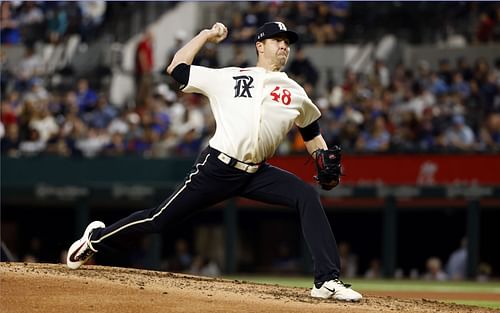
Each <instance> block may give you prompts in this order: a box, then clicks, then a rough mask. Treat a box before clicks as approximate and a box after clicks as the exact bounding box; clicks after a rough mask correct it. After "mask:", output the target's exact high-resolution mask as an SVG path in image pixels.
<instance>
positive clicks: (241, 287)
mask: <svg viewBox="0 0 500 313" xmlns="http://www.w3.org/2000/svg"><path fill="white" fill-rule="evenodd" d="M0 277H1V281H0V293H1V294H0V312H4V313H21V312H22V313H26V312H30V313H32V312H42V313H45V312H66V311H68V310H69V311H71V312H79V313H82V312H91V313H96V312H102V313H108V312H109V313H111V312H112V313H122V312H123V313H128V312H134V313H136V312H148V313H155V312H196V313H198V312H287V313H289V312H374V313H375V312H377V313H381V312H391V313H394V312H397V311H401V312H467V313H476V312H493V311H494V310H489V309H484V308H479V307H471V306H464V305H455V304H446V303H441V302H437V301H429V300H424V299H422V300H412V299H407V300H404V299H397V298H393V297H379V296H373V295H364V296H365V297H364V298H363V300H362V301H361V302H359V303H342V302H337V301H333V300H330V301H324V300H323V301H321V300H316V299H312V298H311V297H309V296H308V294H309V290H308V289H305V288H290V287H282V286H278V285H264V284H255V283H249V282H244V281H237V280H224V279H219V278H202V277H195V276H189V275H180V274H172V273H165V272H155V271H144V270H136V269H125V268H115V267H103V266H84V267H82V269H79V270H69V269H67V268H66V267H65V266H64V265H61V264H59V265H55V264H29V263H0Z"/></svg>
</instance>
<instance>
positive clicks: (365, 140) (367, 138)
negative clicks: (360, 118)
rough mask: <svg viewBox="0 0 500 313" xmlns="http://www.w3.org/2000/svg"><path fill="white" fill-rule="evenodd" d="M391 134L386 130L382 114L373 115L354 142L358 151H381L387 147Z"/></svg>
mask: <svg viewBox="0 0 500 313" xmlns="http://www.w3.org/2000/svg"><path fill="white" fill-rule="evenodd" d="M390 140H391V135H390V134H389V132H388V131H387V124H386V118H385V117H384V116H382V115H379V116H377V117H375V118H374V119H373V120H372V121H371V122H370V125H369V126H368V129H367V130H365V131H363V132H362V133H361V135H360V137H359V138H358V140H357V142H356V149H357V150H358V151H371V152H383V151H387V150H388V149H389V142H390Z"/></svg>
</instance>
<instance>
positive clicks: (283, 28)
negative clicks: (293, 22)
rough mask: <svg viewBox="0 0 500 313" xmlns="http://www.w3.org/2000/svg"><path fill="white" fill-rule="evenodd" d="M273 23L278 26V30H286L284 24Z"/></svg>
mask: <svg viewBox="0 0 500 313" xmlns="http://www.w3.org/2000/svg"><path fill="white" fill-rule="evenodd" d="M275 23H276V24H278V27H279V28H280V30H286V26H285V24H283V23H281V22H275Z"/></svg>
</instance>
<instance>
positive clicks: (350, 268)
mask: <svg viewBox="0 0 500 313" xmlns="http://www.w3.org/2000/svg"><path fill="white" fill-rule="evenodd" d="M339 256H340V263H341V264H342V269H341V271H342V273H341V276H342V277H346V278H353V277H356V275H357V272H358V256H357V255H355V254H353V253H352V252H351V245H350V244H349V243H347V242H345V241H344V242H340V243H339Z"/></svg>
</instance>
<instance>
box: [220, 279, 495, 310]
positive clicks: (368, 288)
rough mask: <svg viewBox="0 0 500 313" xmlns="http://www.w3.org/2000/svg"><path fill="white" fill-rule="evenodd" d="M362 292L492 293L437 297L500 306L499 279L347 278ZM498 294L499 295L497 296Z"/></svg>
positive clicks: (296, 283) (292, 283)
mask: <svg viewBox="0 0 500 313" xmlns="http://www.w3.org/2000/svg"><path fill="white" fill-rule="evenodd" d="M226 278H228V279H237V280H242V281H249V282H256V283H262V284H277V285H282V286H289V287H306V288H310V287H312V278H311V277H292V276H290V277H288V276H229V277H226ZM345 282H346V283H349V284H352V285H353V287H354V288H355V289H356V290H357V291H359V292H361V293H367V292H368V293H369V292H391V291H394V292H421V291H425V292H436V293H439V292H446V293H457V295H458V294H459V293H470V294H475V293H477V294H478V295H479V294H485V293H488V294H494V298H495V299H494V300H481V299H477V300H474V299H473V300H471V299H466V300H465V299H459V298H450V299H447V300H439V301H443V302H453V303H458V304H466V305H477V306H482V307H489V308H497V309H500V282H472V281H461V282H436V281H420V280H365V279H350V280H348V281H345ZM497 296H498V297H497ZM497 299H498V300H497Z"/></svg>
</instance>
